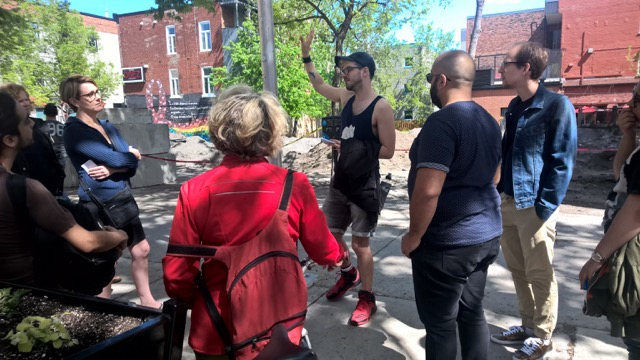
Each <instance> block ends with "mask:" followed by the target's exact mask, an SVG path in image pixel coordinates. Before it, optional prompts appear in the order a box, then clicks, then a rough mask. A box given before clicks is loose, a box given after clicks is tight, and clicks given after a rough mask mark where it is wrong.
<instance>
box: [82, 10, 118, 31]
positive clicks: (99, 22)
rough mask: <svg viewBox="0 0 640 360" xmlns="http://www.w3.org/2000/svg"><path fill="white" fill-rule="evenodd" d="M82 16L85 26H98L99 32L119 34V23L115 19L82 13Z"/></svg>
mask: <svg viewBox="0 0 640 360" xmlns="http://www.w3.org/2000/svg"><path fill="white" fill-rule="evenodd" d="M81 16H82V22H83V23H84V26H93V27H94V28H96V31H97V32H101V33H108V34H118V23H116V22H115V20H111V19H103V18H97V17H93V16H89V15H83V14H81Z"/></svg>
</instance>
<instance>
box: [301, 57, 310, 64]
mask: <svg viewBox="0 0 640 360" xmlns="http://www.w3.org/2000/svg"><path fill="white" fill-rule="evenodd" d="M310 62H311V56H307V57H303V58H302V63H303V64H308V63H310Z"/></svg>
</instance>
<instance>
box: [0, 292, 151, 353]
mask: <svg viewBox="0 0 640 360" xmlns="http://www.w3.org/2000/svg"><path fill="white" fill-rule="evenodd" d="M52 315H56V316H57V317H58V319H60V321H61V322H62V323H63V324H64V326H65V328H66V329H67V331H68V332H69V334H70V335H71V338H73V339H77V340H78V342H79V344H78V345H76V346H72V347H68V348H61V349H57V350H56V349H54V348H53V346H51V345H50V344H46V345H43V344H38V345H36V346H34V347H33V350H32V351H31V352H29V353H19V352H18V348H17V347H16V346H13V345H11V342H10V340H2V341H0V359H3V360H13V359H62V358H64V357H65V356H69V355H71V354H75V353H77V352H79V351H81V350H83V349H86V348H89V347H91V346H94V345H96V344H98V343H100V342H102V341H104V340H106V339H108V338H110V337H114V336H116V335H119V334H121V333H123V332H125V331H128V330H131V329H133V328H135V327H137V326H140V325H141V324H142V323H143V320H142V319H140V318H136V317H131V316H120V315H113V314H106V313H102V312H95V311H88V310H86V309H84V308H83V307H81V306H69V305H65V304H62V303H60V302H59V301H57V300H53V299H49V298H46V297H40V296H33V295H31V294H26V295H25V296H24V297H23V298H22V300H21V301H20V305H18V307H17V309H16V312H15V313H14V314H11V315H10V317H0V339H1V338H4V337H5V336H6V335H7V333H8V332H9V331H11V330H12V329H15V327H16V325H18V324H19V323H20V322H21V321H22V319H24V318H25V317H27V316H42V317H51V316H52Z"/></svg>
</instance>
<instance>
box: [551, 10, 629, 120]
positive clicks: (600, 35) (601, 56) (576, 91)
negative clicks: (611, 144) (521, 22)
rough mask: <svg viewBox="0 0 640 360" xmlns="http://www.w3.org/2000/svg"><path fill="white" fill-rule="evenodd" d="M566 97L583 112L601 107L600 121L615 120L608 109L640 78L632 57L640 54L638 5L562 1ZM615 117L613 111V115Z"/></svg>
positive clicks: (620, 101)
mask: <svg viewBox="0 0 640 360" xmlns="http://www.w3.org/2000/svg"><path fill="white" fill-rule="evenodd" d="M559 12H560V14H562V48H563V56H562V77H563V78H564V79H565V81H564V83H563V90H564V93H565V94H566V95H567V96H568V97H569V98H570V99H571V101H572V102H573V104H574V105H576V107H578V108H579V109H581V108H582V107H587V108H591V109H597V112H598V113H602V114H597V115H602V116H597V118H596V119H594V120H595V121H597V122H601V121H606V122H609V123H610V122H611V121H612V120H613V117H611V116H606V113H607V111H605V110H606V109H607V108H609V109H612V108H616V107H618V106H623V105H624V103H626V102H628V101H629V99H630V97H631V91H632V89H633V86H634V85H635V83H636V82H638V81H639V80H640V78H639V75H640V69H639V67H638V65H639V64H638V62H634V61H633V54H635V53H637V52H638V50H640V2H638V1H626V0H580V1H578V0H560V1H559ZM614 113H615V112H614Z"/></svg>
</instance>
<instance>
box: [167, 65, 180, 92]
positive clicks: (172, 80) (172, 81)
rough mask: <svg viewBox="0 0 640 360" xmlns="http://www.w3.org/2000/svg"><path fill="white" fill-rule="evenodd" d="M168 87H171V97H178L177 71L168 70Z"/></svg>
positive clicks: (178, 82)
mask: <svg viewBox="0 0 640 360" xmlns="http://www.w3.org/2000/svg"><path fill="white" fill-rule="evenodd" d="M169 86H170V87H171V96H180V80H179V79H178V70H177V69H171V70H169Z"/></svg>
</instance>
